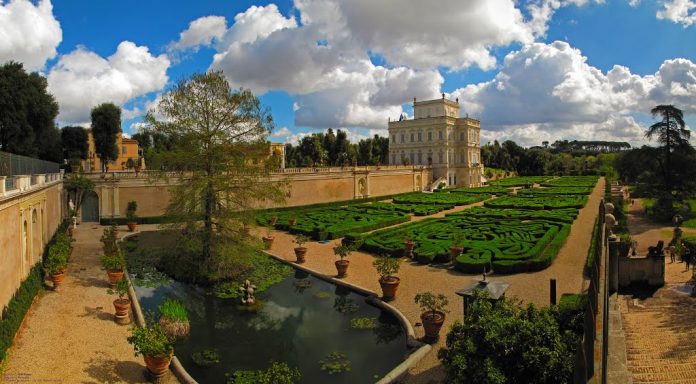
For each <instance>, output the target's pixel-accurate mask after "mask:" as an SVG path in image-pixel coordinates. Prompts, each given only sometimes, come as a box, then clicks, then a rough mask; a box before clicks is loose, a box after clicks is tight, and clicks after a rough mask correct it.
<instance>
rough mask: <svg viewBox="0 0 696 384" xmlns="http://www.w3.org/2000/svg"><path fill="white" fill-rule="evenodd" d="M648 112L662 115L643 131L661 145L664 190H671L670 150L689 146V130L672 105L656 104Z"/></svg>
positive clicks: (678, 111) (647, 136)
mask: <svg viewBox="0 0 696 384" xmlns="http://www.w3.org/2000/svg"><path fill="white" fill-rule="evenodd" d="M650 113H652V115H653V117H655V116H657V115H660V116H662V120H660V121H659V122H657V123H655V124H653V125H651V126H650V127H649V128H648V131H647V132H645V137H646V138H647V139H648V140H651V139H652V138H653V137H655V136H656V137H657V141H658V142H659V143H660V144H661V145H662V149H663V156H664V167H663V168H664V169H663V171H664V173H663V177H664V187H665V191H672V186H673V185H672V182H673V175H672V172H673V169H672V152H674V151H675V150H677V149H679V148H684V147H691V144H689V137H690V131H689V130H688V129H686V124H685V123H684V114H683V112H682V111H681V109H679V108H677V107H675V106H673V105H658V106H656V107H655V108H653V109H651V110H650Z"/></svg>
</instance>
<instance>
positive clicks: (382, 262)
mask: <svg viewBox="0 0 696 384" xmlns="http://www.w3.org/2000/svg"><path fill="white" fill-rule="evenodd" d="M399 262H400V260H399V259H396V258H393V257H389V255H383V256H380V257H379V258H377V259H376V260H375V261H373V262H372V265H374V266H375V269H376V270H377V273H379V285H380V286H381V287H382V300H384V301H391V300H394V298H395V297H396V289H397V288H399V283H400V282H401V279H399V278H398V277H396V276H394V274H396V273H397V272H399Z"/></svg>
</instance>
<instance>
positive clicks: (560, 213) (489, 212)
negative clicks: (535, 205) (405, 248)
mask: <svg viewBox="0 0 696 384" xmlns="http://www.w3.org/2000/svg"><path fill="white" fill-rule="evenodd" d="M457 215H466V216H474V217H478V218H480V219H481V220H484V219H485V220H487V219H489V218H494V219H505V218H508V219H515V220H520V221H522V220H548V221H557V222H559V223H567V224H572V223H573V221H575V218H576V217H578V210H577V209H575V208H563V209H552V210H544V209H542V210H533V209H495V208H486V207H471V208H469V209H467V210H465V211H461V212H455V213H450V214H448V215H447V217H449V216H457Z"/></svg>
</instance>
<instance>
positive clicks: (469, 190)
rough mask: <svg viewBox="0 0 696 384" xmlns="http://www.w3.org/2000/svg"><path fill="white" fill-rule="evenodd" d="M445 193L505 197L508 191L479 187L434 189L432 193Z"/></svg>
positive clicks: (500, 188) (499, 188)
mask: <svg viewBox="0 0 696 384" xmlns="http://www.w3.org/2000/svg"><path fill="white" fill-rule="evenodd" d="M439 191H447V192H450V193H474V194H476V193H485V194H489V195H498V196H500V195H507V194H508V193H510V190H509V189H507V188H505V187H479V188H453V189H436V190H435V191H434V192H439Z"/></svg>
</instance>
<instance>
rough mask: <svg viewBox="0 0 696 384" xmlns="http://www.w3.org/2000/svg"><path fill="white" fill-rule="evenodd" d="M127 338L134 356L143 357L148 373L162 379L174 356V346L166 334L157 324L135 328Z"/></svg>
mask: <svg viewBox="0 0 696 384" xmlns="http://www.w3.org/2000/svg"><path fill="white" fill-rule="evenodd" d="M131 332H132V333H131V336H130V337H128V343H129V344H131V345H133V349H134V350H135V355H136V356H139V355H143V358H144V359H145V365H146V366H147V370H148V372H150V374H151V375H152V376H153V377H155V378H158V377H162V376H164V374H165V373H167V370H168V369H169V363H170V362H171V361H172V355H173V354H174V345H173V344H172V341H171V339H169V336H168V335H167V332H166V331H165V330H164V328H162V326H161V325H159V324H151V325H148V326H145V327H135V328H133V330H132V331H131Z"/></svg>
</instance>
